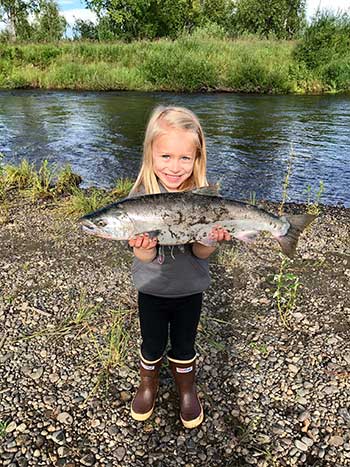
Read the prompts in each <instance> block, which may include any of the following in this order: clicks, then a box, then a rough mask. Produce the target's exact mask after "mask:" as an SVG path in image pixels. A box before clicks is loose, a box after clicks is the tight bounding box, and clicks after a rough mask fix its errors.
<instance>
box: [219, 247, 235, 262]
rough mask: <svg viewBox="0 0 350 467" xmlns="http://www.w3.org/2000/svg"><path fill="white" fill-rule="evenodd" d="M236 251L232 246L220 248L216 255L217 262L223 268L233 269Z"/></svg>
mask: <svg viewBox="0 0 350 467" xmlns="http://www.w3.org/2000/svg"><path fill="white" fill-rule="evenodd" d="M237 256H238V253H237V250H236V248H235V247H234V246H233V245H229V246H222V247H221V248H220V250H219V251H218V253H217V261H218V263H219V264H221V265H222V266H225V267H233V266H234V264H235V263H236V261H237Z"/></svg>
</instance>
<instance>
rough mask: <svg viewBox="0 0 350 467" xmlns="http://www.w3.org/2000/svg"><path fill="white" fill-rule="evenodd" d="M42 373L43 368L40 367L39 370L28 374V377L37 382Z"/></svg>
mask: <svg viewBox="0 0 350 467" xmlns="http://www.w3.org/2000/svg"><path fill="white" fill-rule="evenodd" d="M43 373H44V367H42V366H40V367H39V368H36V369H35V370H34V371H32V372H31V373H30V375H29V376H30V377H31V378H32V379H33V380H34V381H37V380H38V379H40V378H41V377H42V375H43Z"/></svg>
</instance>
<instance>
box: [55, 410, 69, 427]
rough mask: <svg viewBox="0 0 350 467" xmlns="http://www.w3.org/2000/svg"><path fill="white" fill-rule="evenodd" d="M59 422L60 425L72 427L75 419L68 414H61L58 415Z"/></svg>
mask: <svg viewBox="0 0 350 467" xmlns="http://www.w3.org/2000/svg"><path fill="white" fill-rule="evenodd" d="M57 420H58V421H59V422H60V423H64V424H66V425H70V424H72V423H73V417H72V416H71V415H70V414H69V413H68V412H61V413H59V414H58V415H57Z"/></svg>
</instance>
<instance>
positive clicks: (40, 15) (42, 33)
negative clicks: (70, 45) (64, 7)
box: [32, 0, 67, 42]
mask: <svg viewBox="0 0 350 467" xmlns="http://www.w3.org/2000/svg"><path fill="white" fill-rule="evenodd" d="M66 26H67V21H66V20H65V18H64V17H63V16H61V15H60V14H59V10H58V6H57V3H56V2H55V1H54V0H40V5H39V10H38V11H37V12H36V15H35V22H34V25H33V33H32V38H33V39H34V40H36V41H38V42H54V41H59V40H60V39H62V37H63V35H64V33H65V30H66Z"/></svg>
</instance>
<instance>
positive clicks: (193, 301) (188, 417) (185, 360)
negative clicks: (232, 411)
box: [168, 294, 204, 428]
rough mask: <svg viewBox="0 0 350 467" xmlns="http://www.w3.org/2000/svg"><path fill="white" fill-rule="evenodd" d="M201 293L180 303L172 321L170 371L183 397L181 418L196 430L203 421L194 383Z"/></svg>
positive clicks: (179, 301)
mask: <svg viewBox="0 0 350 467" xmlns="http://www.w3.org/2000/svg"><path fill="white" fill-rule="evenodd" d="M201 305H202V294H196V295H191V296H190V297H184V299H183V300H178V303H177V307H176V308H175V309H173V310H172V315H171V321H170V337H171V351H170V352H169V354H168V359H169V363H170V368H171V371H172V373H173V377H174V380H175V384H176V386H177V390H178V393H179V397H180V418H181V421H182V423H183V425H184V426H185V427H186V428H195V427H197V426H198V425H200V424H201V423H202V421H203V419H204V413H203V408H202V405H201V403H200V401H199V398H198V395H197V389H196V383H195V374H196V351H195V348H194V342H195V338H196V333H197V326H198V322H199V318H200V314H201Z"/></svg>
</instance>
